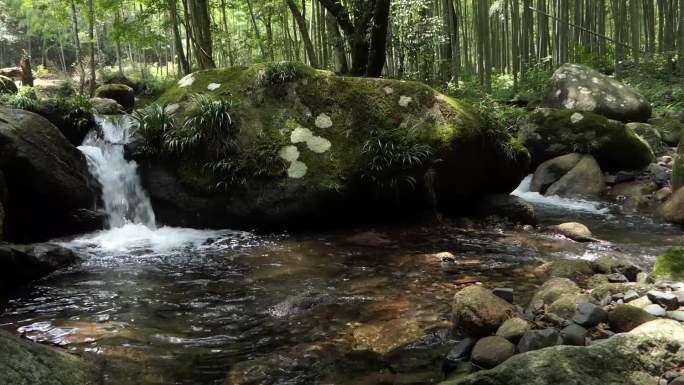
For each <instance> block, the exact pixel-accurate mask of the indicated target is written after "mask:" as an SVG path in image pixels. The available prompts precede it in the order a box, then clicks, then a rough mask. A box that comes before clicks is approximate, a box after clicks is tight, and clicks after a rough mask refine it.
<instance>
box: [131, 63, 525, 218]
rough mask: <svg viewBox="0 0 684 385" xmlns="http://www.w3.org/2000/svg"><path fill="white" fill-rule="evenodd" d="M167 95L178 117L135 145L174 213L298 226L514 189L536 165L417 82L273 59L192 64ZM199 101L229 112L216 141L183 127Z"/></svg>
mask: <svg viewBox="0 0 684 385" xmlns="http://www.w3.org/2000/svg"><path fill="white" fill-rule="evenodd" d="M390 91H391V92H390ZM158 103H159V104H160V105H162V106H165V108H164V109H162V110H166V111H173V114H171V113H169V116H173V119H174V120H175V121H176V122H177V126H175V127H176V128H170V130H171V131H170V132H168V133H167V134H168V135H166V137H167V138H171V140H170V141H168V143H166V144H164V143H161V142H160V141H159V138H160V136H158V135H156V134H154V133H152V132H147V134H141V135H140V138H139V140H140V141H142V142H143V145H142V146H139V148H146V149H151V150H152V151H151V152H150V151H148V152H147V154H142V153H135V152H132V151H129V154H131V155H132V156H133V157H134V158H135V159H136V160H137V161H138V163H139V164H140V170H141V176H142V179H143V183H144V185H145V187H146V189H147V191H148V192H149V194H150V196H151V199H152V203H153V206H154V208H155V213H156V214H157V218H158V219H159V221H160V222H162V223H166V224H172V225H182V226H191V227H236V226H239V227H243V228H244V227H252V228H253V227H258V228H265V227H266V228H267V227H277V228H282V227H287V228H289V229H292V228H294V227H297V226H307V225H308V226H312V225H321V224H335V225H340V224H343V223H344V222H352V223H358V222H359V221H361V220H364V219H367V218H368V217H379V216H398V215H406V214H407V213H410V212H412V211H417V210H425V209H433V208H434V207H437V208H439V209H441V210H443V211H447V212H458V211H459V209H460V208H461V207H462V206H463V204H464V202H466V199H467V198H473V197H481V196H483V195H485V194H508V193H510V192H511V191H513V189H514V188H515V187H516V186H517V185H518V184H519V183H520V181H521V180H522V179H523V177H524V176H525V174H526V173H527V169H528V167H529V154H528V153H527V151H526V150H525V148H524V147H523V146H522V145H520V143H519V142H518V141H517V140H515V139H514V138H512V137H511V136H510V135H509V134H508V133H506V132H504V131H503V130H500V129H498V128H492V127H488V126H487V124H486V123H485V122H484V121H483V119H482V118H481V117H480V116H479V115H478V114H477V113H476V112H475V111H474V110H473V109H472V108H471V107H469V106H468V105H467V104H466V103H464V102H462V101H459V100H456V99H453V98H450V97H447V96H445V95H443V94H440V93H439V92H437V91H435V90H434V89H432V88H430V87H428V86H426V85H424V84H421V83H417V82H405V81H397V80H389V79H370V78H352V77H341V76H336V75H334V74H332V73H330V72H326V71H319V70H315V69H312V68H309V67H307V66H304V65H302V64H300V63H287V62H286V63H267V64H255V65H252V66H249V67H234V68H229V69H216V70H209V71H201V72H197V73H194V74H191V75H188V76H186V77H185V78H183V79H181V80H180V81H179V82H178V84H176V86H174V87H172V88H171V89H170V90H168V91H167V92H166V93H165V94H164V95H162V97H161V98H160V99H159V100H158ZM212 106H213V107H212ZM202 108H205V109H206V108H217V109H221V110H222V111H223V112H224V114H223V115H221V116H223V117H226V116H227V115H229V116H230V121H228V119H226V120H224V121H223V123H221V124H223V125H224V127H223V128H222V131H221V129H219V130H218V131H216V132H218V133H217V134H216V135H218V137H221V138H223V139H222V140H221V141H215V140H211V138H208V137H207V138H205V140H203V141H202V140H200V141H201V143H200V144H198V145H196V146H194V147H193V145H192V136H189V134H188V130H186V129H184V128H181V127H190V126H192V125H184V124H183V123H184V122H186V121H187V120H188V119H190V118H192V116H197V111H200V110H201V109H202ZM193 114H194V115H193ZM226 114H227V115H226ZM212 127H220V124H215V125H212ZM167 128H168V127H167ZM219 142H220V143H223V144H225V145H223V146H219V147H216V146H217V143H219ZM182 143H185V145H184V147H183V151H179V152H171V153H168V152H166V149H168V147H169V146H168V145H171V147H173V146H179V145H181V144H182ZM231 143H232V145H231ZM238 143H239V145H237V144H238ZM131 147H134V146H131ZM208 148H209V149H210V150H209V151H208V150H207V149H208ZM154 152H156V154H154Z"/></svg>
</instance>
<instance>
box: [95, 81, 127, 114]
mask: <svg viewBox="0 0 684 385" xmlns="http://www.w3.org/2000/svg"><path fill="white" fill-rule="evenodd" d="M95 96H96V97H98V98H103V99H112V100H115V101H116V102H117V103H119V104H120V105H121V106H122V107H123V108H124V109H125V110H126V111H130V110H132V109H133V106H134V105H135V91H134V90H133V88H131V87H129V86H127V85H125V84H116V83H115V84H103V85H101V86H99V87H97V89H96V90H95Z"/></svg>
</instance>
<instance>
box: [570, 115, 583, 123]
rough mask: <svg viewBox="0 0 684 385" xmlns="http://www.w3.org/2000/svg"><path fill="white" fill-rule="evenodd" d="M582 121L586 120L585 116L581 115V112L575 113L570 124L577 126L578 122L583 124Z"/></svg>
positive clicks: (571, 116)
mask: <svg viewBox="0 0 684 385" xmlns="http://www.w3.org/2000/svg"><path fill="white" fill-rule="evenodd" d="M582 119H584V115H582V114H580V113H579V112H575V113H574V114H572V115H570V122H572V124H577V123H578V122H581V121H582Z"/></svg>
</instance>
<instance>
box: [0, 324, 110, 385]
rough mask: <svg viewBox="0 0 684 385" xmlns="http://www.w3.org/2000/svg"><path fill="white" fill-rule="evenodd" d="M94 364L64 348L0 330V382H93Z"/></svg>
mask: <svg viewBox="0 0 684 385" xmlns="http://www.w3.org/2000/svg"><path fill="white" fill-rule="evenodd" d="M101 383H102V379H101V378H100V375H99V374H98V368H97V366H96V365H94V364H92V363H89V362H87V361H85V360H83V359H82V358H80V357H78V356H75V355H72V354H69V353H67V352H65V351H63V350H60V349H56V348H52V347H49V346H43V345H40V344H37V343H33V342H28V341H24V340H22V339H19V338H17V337H15V336H13V335H10V334H9V333H7V332H5V331H2V330H0V384H7V385H96V384H101Z"/></svg>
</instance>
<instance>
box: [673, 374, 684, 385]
mask: <svg viewBox="0 0 684 385" xmlns="http://www.w3.org/2000/svg"><path fill="white" fill-rule="evenodd" d="M670 385H684V376H679V377H677V378H675V379H674V380H672V382H670Z"/></svg>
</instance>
